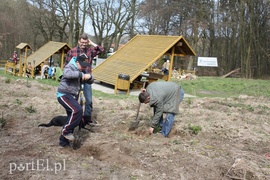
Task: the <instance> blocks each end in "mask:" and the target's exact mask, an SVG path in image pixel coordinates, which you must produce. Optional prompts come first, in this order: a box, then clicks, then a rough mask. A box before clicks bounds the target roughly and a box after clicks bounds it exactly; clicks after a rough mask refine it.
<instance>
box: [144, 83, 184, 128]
mask: <svg viewBox="0 0 270 180" xmlns="http://www.w3.org/2000/svg"><path fill="white" fill-rule="evenodd" d="M180 88H181V87H180V86H179V85H177V84H176V83H174V82H153V83H151V84H149V85H148V87H147V88H146V91H147V92H148V93H149V95H150V102H149V105H150V106H151V107H156V113H155V114H154V117H153V119H152V121H151V127H154V126H155V125H157V124H158V123H159V120H160V117H161V116H162V115H163V113H173V114H177V113H178V112H179V103H180Z"/></svg>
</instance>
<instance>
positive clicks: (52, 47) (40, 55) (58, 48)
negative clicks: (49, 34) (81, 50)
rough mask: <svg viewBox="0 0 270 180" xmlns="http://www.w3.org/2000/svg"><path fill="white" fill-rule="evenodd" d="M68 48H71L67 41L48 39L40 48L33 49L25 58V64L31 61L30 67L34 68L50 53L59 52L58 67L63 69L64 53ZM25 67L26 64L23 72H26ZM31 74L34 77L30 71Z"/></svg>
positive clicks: (47, 57)
mask: <svg viewBox="0 0 270 180" xmlns="http://www.w3.org/2000/svg"><path fill="white" fill-rule="evenodd" d="M70 49H71V48H70V47H69V45H68V44H67V43H62V42H55V41H49V42H48V43H46V44H45V45H43V46H42V47H41V48H39V49H38V50H37V51H35V52H34V53H33V54H31V55H30V56H29V57H28V58H27V59H26V62H25V64H27V63H31V65H32V68H35V67H37V66H39V65H40V64H41V63H44V62H45V61H46V60H48V59H49V58H50V57H51V56H52V55H54V54H61V62H60V68H61V69H63V67H64V58H65V54H66V53H67V52H68V51H69V50H70ZM26 67H27V66H24V72H26ZM31 76H32V77H34V74H33V73H31Z"/></svg>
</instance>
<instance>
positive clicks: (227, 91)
mask: <svg viewBox="0 0 270 180" xmlns="http://www.w3.org/2000/svg"><path fill="white" fill-rule="evenodd" d="M0 76H3V77H6V78H9V79H11V80H14V79H15V80H16V79H19V78H21V77H18V76H13V75H11V74H4V71H3V70H0ZM171 80H172V81H173V82H175V83H177V84H179V85H181V86H182V87H183V89H184V91H185V93H186V94H191V95H195V96H197V97H223V98H227V97H238V96H239V95H243V94H245V95H248V96H254V97H258V96H264V97H268V98H269V97H270V83H268V80H260V79H244V78H221V77H205V76H204V77H198V78H197V79H195V80H178V79H171ZM28 81H29V82H31V81H37V82H39V83H41V84H47V85H50V86H54V87H57V86H58V85H59V81H55V80H52V79H29V78H28ZM93 96H94V97H102V98H106V99H134V100H137V99H138V98H137V97H136V96H130V95H125V94H116V95H114V94H108V93H103V92H101V91H98V90H93ZM184 100H186V99H185V98H184ZM189 101H190V100H189ZM189 103H191V101H190V102H189Z"/></svg>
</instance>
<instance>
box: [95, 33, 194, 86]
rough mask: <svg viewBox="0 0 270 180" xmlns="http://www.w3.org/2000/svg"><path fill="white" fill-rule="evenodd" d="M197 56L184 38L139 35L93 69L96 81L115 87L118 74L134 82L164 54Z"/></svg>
mask: <svg viewBox="0 0 270 180" xmlns="http://www.w3.org/2000/svg"><path fill="white" fill-rule="evenodd" d="M173 47H174V48H175V50H174V53H175V55H181V56H186V55H190V56H195V55H196V54H195V52H194V51H193V50H192V49H191V47H190V46H189V44H188V43H187V42H186V40H185V39H184V37H183V36H159V35H137V36H135V37H134V38H133V39H131V40H130V41H129V42H128V43H127V44H126V45H124V46H123V47H122V48H121V49H119V50H118V51H116V52H115V53H114V54H113V55H112V56H110V57H108V58H107V59H106V60H105V61H104V62H102V63H101V64H100V65H98V66H97V67H96V68H94V69H93V72H92V73H93V76H94V78H95V79H96V80H98V81H101V82H105V83H108V84H111V85H115V82H116V77H117V76H118V74H126V75H129V76H130V82H133V81H134V80H135V79H136V78H137V77H138V76H139V75H140V74H141V73H142V72H144V71H145V70H146V69H147V68H148V67H150V66H151V65H152V64H153V63H154V62H155V61H157V60H158V59H159V58H161V57H162V56H163V55H164V54H168V53H169V54H171V53H172V51H173V50H172V49H173Z"/></svg>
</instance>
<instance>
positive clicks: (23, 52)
mask: <svg viewBox="0 0 270 180" xmlns="http://www.w3.org/2000/svg"><path fill="white" fill-rule="evenodd" d="M16 48H17V49H19V50H20V51H19V55H20V56H19V63H18V64H15V62H9V61H8V62H6V64H5V73H7V72H10V73H11V74H12V75H18V76H20V77H21V76H23V72H26V65H27V55H28V53H29V51H30V50H32V48H31V47H30V46H29V45H28V44H27V43H20V44H19V45H18V46H16ZM23 60H24V65H23V62H22V61H23ZM9 69H11V70H9ZM17 69H19V71H17ZM32 71H33V72H32V74H34V69H33V70H32Z"/></svg>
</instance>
